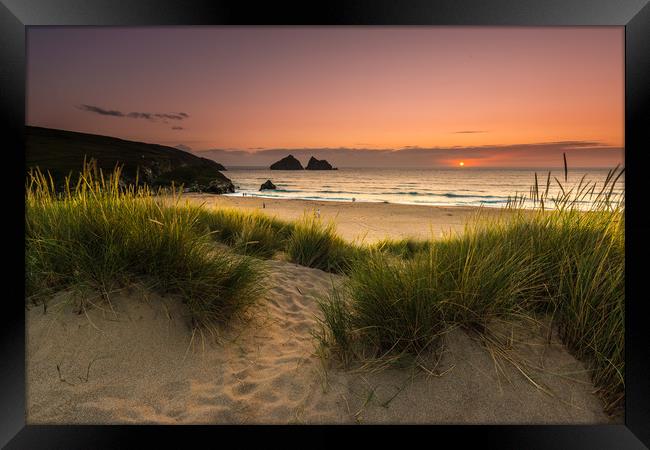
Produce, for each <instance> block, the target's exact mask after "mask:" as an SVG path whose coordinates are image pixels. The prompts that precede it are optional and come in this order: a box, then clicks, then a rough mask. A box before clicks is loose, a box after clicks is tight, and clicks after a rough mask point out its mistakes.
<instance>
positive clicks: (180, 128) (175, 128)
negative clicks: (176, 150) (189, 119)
mask: <svg viewBox="0 0 650 450" xmlns="http://www.w3.org/2000/svg"><path fill="white" fill-rule="evenodd" d="M184 129H185V128H183V127H172V130H184Z"/></svg>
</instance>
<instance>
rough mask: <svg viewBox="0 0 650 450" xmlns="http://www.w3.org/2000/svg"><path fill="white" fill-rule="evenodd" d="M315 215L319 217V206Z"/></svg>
mask: <svg viewBox="0 0 650 450" xmlns="http://www.w3.org/2000/svg"><path fill="white" fill-rule="evenodd" d="M316 217H318V218H319V219H320V208H318V209H317V210H316Z"/></svg>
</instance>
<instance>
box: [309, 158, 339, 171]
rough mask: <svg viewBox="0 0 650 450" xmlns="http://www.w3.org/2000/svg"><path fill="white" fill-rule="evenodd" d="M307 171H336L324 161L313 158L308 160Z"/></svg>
mask: <svg viewBox="0 0 650 450" xmlns="http://www.w3.org/2000/svg"><path fill="white" fill-rule="evenodd" d="M307 170H336V169H334V168H333V167H332V165H331V164H330V163H328V162H327V160H325V159H316V158H314V157H313V156H312V157H311V158H309V162H308V163H307Z"/></svg>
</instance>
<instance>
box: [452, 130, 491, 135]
mask: <svg viewBox="0 0 650 450" xmlns="http://www.w3.org/2000/svg"><path fill="white" fill-rule="evenodd" d="M453 133H454V134H474V133H487V130H461V131H454V132H453Z"/></svg>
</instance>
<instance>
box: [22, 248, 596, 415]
mask: <svg viewBox="0 0 650 450" xmlns="http://www.w3.org/2000/svg"><path fill="white" fill-rule="evenodd" d="M269 265H270V272H271V273H270V279H269V285H268V290H267V292H266V295H265V298H264V299H261V300H260V302H259V304H258V305H256V306H255V307H253V308H252V309H251V311H250V317H249V318H248V319H247V321H244V322H239V323H233V324H232V325H231V326H230V327H229V329H228V330H226V331H224V332H223V334H222V336H221V337H220V343H219V344H215V343H213V341H212V340H210V339H205V340H203V341H202V340H201V339H200V338H199V337H198V336H194V339H192V335H191V332H190V330H189V327H188V324H187V323H188V319H187V317H186V313H185V311H184V308H183V307H182V305H181V304H180V303H179V302H178V301H177V299H173V298H161V297H158V296H154V295H150V294H146V293H145V292H144V291H141V290H137V289H131V290H130V291H128V292H124V293H122V294H118V295H115V296H114V298H113V308H114V309H115V311H116V312H115V313H112V312H110V311H108V310H106V311H103V312H102V311H100V310H98V309H95V310H92V311H90V312H89V313H88V316H86V315H84V314H81V315H77V314H75V313H74V312H71V311H70V310H69V309H66V308H57V307H56V306H55V305H54V304H52V305H50V307H49V308H48V311H47V313H46V314H44V313H43V309H42V308H41V307H39V308H32V309H30V310H29V311H27V330H28V336H27V338H28V343H27V422H28V423H30V424H36V423H87V424H91V423H172V424H174V423H400V422H402V423H605V422H607V421H608V419H607V418H606V417H605V415H604V414H603V412H602V404H601V402H600V400H599V399H598V398H597V397H595V396H594V395H593V394H592V391H593V386H592V385H591V383H590V382H589V381H588V377H587V374H586V373H585V371H584V368H583V366H582V365H581V364H580V363H578V362H577V361H575V359H574V358H573V357H571V355H569V354H568V353H567V352H566V350H565V349H564V348H563V347H562V346H561V345H559V344H558V343H557V340H555V339H554V340H553V341H552V342H551V344H550V345H546V344H544V340H543V339H542V338H541V337H540V334H539V333H532V334H531V331H530V330H528V331H527V332H524V331H522V330H518V331H515V334H514V337H515V341H517V340H518V339H521V340H523V341H524V342H526V344H516V345H515V346H514V349H513V352H514V353H515V354H517V355H519V357H520V358H523V359H526V360H527V361H529V363H530V364H531V365H532V366H540V365H543V366H544V372H540V371H537V370H534V369H530V370H528V373H529V376H531V377H532V378H533V379H534V380H535V381H536V382H537V383H539V384H540V385H541V386H543V387H544V389H546V390H547V392H548V393H545V392H543V391H542V390H540V389H538V388H536V387H534V386H533V385H532V384H531V383H530V382H529V381H527V380H526V378H525V377H524V376H523V375H522V374H521V373H520V372H519V371H518V370H516V369H515V368H514V367H513V366H511V365H509V364H508V363H505V362H503V361H502V362H501V363H500V364H499V365H495V362H494V360H493V358H492V356H491V354H490V352H488V351H486V350H485V348H483V347H482V346H481V345H479V344H478V343H477V342H475V341H474V340H472V339H471V338H470V337H468V336H467V335H466V334H465V333H463V332H461V331H459V330H456V331H454V332H452V333H450V334H449V335H448V337H447V339H446V342H447V344H446V350H445V352H444V353H443V357H442V359H441V362H440V364H439V366H438V373H437V375H427V374H426V373H425V372H423V371H417V372H415V371H412V370H407V369H390V370H385V371H383V372H380V373H367V372H366V373H353V372H350V371H345V370H341V369H339V368H337V367H336V365H331V366H330V367H328V368H327V370H324V365H323V360H321V359H320V358H319V357H317V356H315V354H314V352H315V341H314V339H313V338H312V336H311V334H310V333H311V332H312V331H313V330H314V327H315V325H316V321H315V317H316V316H317V315H318V314H319V312H318V308H317V305H316V302H315V298H316V296H318V295H321V294H322V293H324V292H326V291H327V290H328V289H329V288H330V287H331V286H332V283H337V282H339V281H340V278H339V277H337V276H332V275H330V274H327V273H325V272H322V271H319V270H315V269H309V268H305V267H300V266H295V265H293V264H289V263H285V262H278V261H271V262H269ZM506 331H507V332H508V333H509V331H508V330H506ZM526 333H528V335H526ZM191 344H192V345H191ZM57 365H58V366H59V368H60V374H61V376H59V373H58V371H57ZM441 372H445V373H444V374H442V375H441ZM551 373H556V374H561V375H562V376H558V375H552V374H551ZM62 380H63V381H62Z"/></svg>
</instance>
